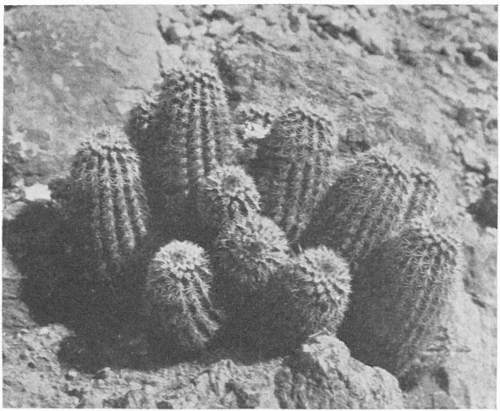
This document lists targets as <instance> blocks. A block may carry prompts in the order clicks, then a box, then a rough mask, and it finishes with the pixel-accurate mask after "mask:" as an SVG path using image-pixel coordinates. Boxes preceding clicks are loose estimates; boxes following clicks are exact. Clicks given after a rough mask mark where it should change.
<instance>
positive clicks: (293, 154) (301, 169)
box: [251, 101, 337, 243]
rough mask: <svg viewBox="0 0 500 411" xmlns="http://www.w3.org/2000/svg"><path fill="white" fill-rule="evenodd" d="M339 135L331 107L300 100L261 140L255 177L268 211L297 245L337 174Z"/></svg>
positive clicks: (264, 207) (263, 209)
mask: <svg viewBox="0 0 500 411" xmlns="http://www.w3.org/2000/svg"><path fill="white" fill-rule="evenodd" d="M336 149H337V139H336V137H335V134H334V132H333V126H332V123H331V120H330V119H329V114H328V112H327V111H326V110H324V109H323V110H322V109H320V108H317V107H311V106H310V105H309V103H307V102H303V101H299V102H297V103H296V104H293V105H291V106H290V107H289V108H288V109H286V110H285V112H284V113H283V114H281V115H280V116H279V117H277V118H276V119H275V121H274V122H273V124H272V126H271V129H270V131H269V133H268V135H267V136H266V137H265V138H264V139H263V140H261V141H260V142H259V148H258V150H257V156H256V159H255V161H254V162H253V163H252V171H251V173H252V175H253V176H254V178H255V181H256V184H257V189H258V190H259V192H260V193H261V196H262V212H263V214H264V215H266V216H269V217H271V218H272V219H273V220H274V221H275V222H276V223H277V224H278V225H279V226H280V227H281V228H282V229H283V230H284V231H285V233H286V234H287V237H288V239H289V240H290V241H291V242H292V243H295V242H296V241H297V239H298V238H299V236H300V235H301V234H302V232H303V231H304V229H305V228H306V227H307V225H308V224H309V221H310V218H311V212H312V210H313V209H314V208H315V207H316V205H317V204H318V202H319V201H320V200H321V199H322V197H323V195H324V194H325V192H326V190H327V188H328V187H329V185H330V184H331V183H332V179H333V176H334V169H335V167H334V161H335V159H334V156H335V153H336Z"/></svg>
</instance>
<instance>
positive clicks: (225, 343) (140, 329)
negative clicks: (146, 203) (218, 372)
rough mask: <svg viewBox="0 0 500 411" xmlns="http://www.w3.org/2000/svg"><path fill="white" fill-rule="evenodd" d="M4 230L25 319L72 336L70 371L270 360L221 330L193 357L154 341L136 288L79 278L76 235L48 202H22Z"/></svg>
mask: <svg viewBox="0 0 500 411" xmlns="http://www.w3.org/2000/svg"><path fill="white" fill-rule="evenodd" d="M3 224H4V233H3V240H4V245H5V247H6V248H7V250H8V252H9V253H10V255H11V257H12V259H13V262H14V263H15V264H16V266H17V268H18V269H19V271H20V272H21V274H22V280H21V295H20V297H21V299H22V301H23V302H24V303H25V304H26V305H27V306H28V308H29V311H30V315H31V317H32V318H33V319H34V320H35V321H36V322H37V323H39V324H42V325H46V324H49V323H62V324H64V325H65V326H67V327H68V328H69V329H71V330H72V331H73V335H71V336H69V337H66V338H65V339H64V340H63V341H62V343H61V346H60V350H59V352H58V358H59V360H60V361H61V363H63V364H65V365H67V366H68V367H70V368H74V369H77V370H80V371H83V372H91V373H94V372H96V371H97V370H99V369H102V368H103V367H113V368H125V367H126V368H134V369H140V370H147V369H153V368H156V367H159V366H172V365H175V364H177V363H179V362H183V361H190V360H194V359H196V361H198V362H201V363H212V362H215V361H218V360H220V359H223V358H229V359H232V360H233V361H238V362H240V363H243V364H251V363H254V362H256V361H261V360H263V359H264V358H267V357H268V356H269V355H268V354H265V353H262V352H261V353H259V352H256V351H255V350H254V349H252V348H251V347H249V346H248V345H246V344H245V343H244V342H243V341H242V339H241V338H238V335H237V333H229V332H228V331H227V328H226V327H224V328H223V329H222V330H221V332H220V333H219V335H218V336H216V338H215V339H214V340H213V341H212V342H211V344H210V345H209V346H207V347H206V349H205V350H204V351H202V352H199V353H197V354H192V353H191V354H189V353H183V352H180V351H178V350H177V351H176V350H175V349H173V348H172V347H168V346H166V345H165V344H164V343H163V342H162V341H160V340H158V339H156V338H155V336H154V335H153V334H152V333H151V332H150V331H149V330H148V329H147V321H146V320H145V318H144V315H143V313H142V310H141V294H142V287H141V286H140V284H141V283H140V282H137V281H131V282H132V283H134V284H135V286H134V287H132V286H130V287H124V288H123V289H121V290H120V292H116V291H113V290H111V289H110V288H109V287H102V286H92V284H91V283H90V278H91V277H92V273H88V272H86V267H85V266H84V265H83V264H81V262H79V260H78V259H79V257H78V250H73V249H72V247H71V244H72V242H73V241H72V238H73V237H75V236H78V233H75V232H74V231H72V229H73V227H72V226H71V224H69V225H68V224H65V221H64V218H63V216H62V214H61V211H60V210H59V209H58V207H57V206H56V205H55V204H54V203H53V202H49V201H37V202H31V203H27V204H26V205H25V206H24V207H23V209H22V210H21V211H20V213H19V214H18V215H17V216H16V217H15V218H14V219H13V220H10V221H7V220H4V222H3ZM150 241H151V242H153V243H154V242H155V241H154V240H150ZM147 255H148V253H147V252H145V256H144V258H147ZM141 260H142V258H141ZM145 265H146V264H144V262H143V261H139V262H137V263H134V264H133V265H132V266H130V267H128V268H127V270H126V271H127V272H126V273H124V274H125V275H129V276H130V277H132V276H133V277H134V278H135V279H137V278H140V277H141V275H142V274H143V273H142V272H141V271H140V270H144V267H145ZM138 284H139V286H138Z"/></svg>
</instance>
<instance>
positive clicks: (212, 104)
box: [140, 69, 238, 235]
mask: <svg viewBox="0 0 500 411" xmlns="http://www.w3.org/2000/svg"><path fill="white" fill-rule="evenodd" d="M150 107H151V109H152V110H153V113H152V115H151V118H152V119H151V122H150V132H149V134H148V136H147V139H148V140H149V141H150V142H151V144H150V145H149V146H150V147H152V150H146V151H145V152H141V153H140V154H141V156H143V161H144V162H145V163H147V164H152V165H153V166H152V167H154V170H152V171H151V172H150V173H148V175H147V176H146V177H147V179H148V181H147V186H148V187H150V186H151V187H156V188H155V189H151V193H152V195H151V204H152V206H153V210H154V212H155V214H158V217H160V218H161V219H162V220H164V222H165V223H166V224H167V228H168V229H173V231H174V232H176V229H175V228H174V226H178V225H179V223H180V224H184V223H185V222H186V221H187V220H186V217H187V215H189V213H190V211H192V210H191V209H190V207H189V205H190V204H191V201H188V199H191V198H192V197H193V196H195V195H196V188H197V184H198V182H199V180H200V178H201V177H203V176H206V175H207V174H208V173H209V172H210V171H212V170H213V169H214V168H215V167H217V166H218V165H221V164H227V163H230V162H231V161H233V160H234V158H235V155H236V152H237V150H238V142H237V140H236V137H235V136H234V135H233V133H232V129H231V127H230V120H229V119H230V117H229V109H228V105H227V100H226V95H225V92H224V86H223V84H222V82H221V80H220V79H219V78H218V76H217V74H216V73H215V71H213V72H212V71H210V70H191V69H186V70H179V69H173V70H170V71H168V72H167V73H165V75H164V81H163V83H162V85H161V87H160V90H159V92H158V96H157V97H155V103H154V104H152V105H150ZM148 191H149V188H148ZM170 225H171V226H170ZM181 231H182V230H181ZM176 234H179V235H182V233H181V232H179V233H176Z"/></svg>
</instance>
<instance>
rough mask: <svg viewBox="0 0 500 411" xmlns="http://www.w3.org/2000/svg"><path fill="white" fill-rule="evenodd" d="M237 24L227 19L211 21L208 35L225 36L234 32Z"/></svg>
mask: <svg viewBox="0 0 500 411" xmlns="http://www.w3.org/2000/svg"><path fill="white" fill-rule="evenodd" d="M234 30H235V25H233V24H231V23H229V22H228V21H227V20H215V21H213V22H212V23H210V26H209V27H208V33H207V34H208V35H210V36H214V37H224V36H228V35H230V34H231V33H233V32H234Z"/></svg>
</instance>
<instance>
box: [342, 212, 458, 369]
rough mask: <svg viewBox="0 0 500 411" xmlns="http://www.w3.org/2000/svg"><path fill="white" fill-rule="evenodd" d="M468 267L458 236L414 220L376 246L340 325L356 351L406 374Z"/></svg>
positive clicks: (369, 360) (363, 357) (368, 360)
mask: <svg viewBox="0 0 500 411" xmlns="http://www.w3.org/2000/svg"><path fill="white" fill-rule="evenodd" d="M463 267H464V260H463V254H462V249H461V246H460V244H459V242H458V241H457V240H456V239H455V238H453V237H452V236H450V235H447V234H444V233H442V232H439V231H437V230H435V229H434V228H433V227H432V226H430V223H425V222H422V221H418V220H416V221H413V222H412V223H411V225H410V226H409V227H408V228H406V229H404V230H403V231H402V232H401V233H400V234H399V235H397V236H394V237H391V238H389V239H388V240H386V241H385V242H383V243H382V244H380V245H379V246H378V247H377V248H375V249H374V250H373V251H372V253H371V254H370V256H369V257H368V258H367V260H366V261H365V263H364V264H363V266H362V267H361V269H360V271H359V274H358V276H357V278H356V279H355V283H356V284H354V286H355V291H354V293H353V299H352V302H351V306H350V309H349V313H348V314H347V317H346V320H345V322H344V325H343V327H342V330H341V334H342V335H341V337H342V338H343V339H344V341H346V343H347V344H348V345H349V347H350V348H351V350H352V352H353V355H354V356H356V357H357V358H359V359H360V360H361V361H364V362H366V363H367V364H370V365H376V366H380V367H383V368H385V369H387V370H388V371H390V372H391V373H393V374H395V375H396V376H398V377H402V376H403V375H404V374H405V373H406V372H407V371H409V369H410V367H411V363H412V361H413V360H414V359H416V358H417V356H418V355H419V354H420V353H421V352H422V351H423V350H424V349H425V347H426V344H427V343H428V342H429V341H430V339H431V338H432V337H433V335H434V334H435V333H436V331H437V329H436V326H437V323H438V321H437V320H438V318H439V316H440V314H441V313H442V312H443V310H444V308H445V307H446V304H447V302H448V299H449V296H450V295H451V293H452V291H453V288H454V284H455V282H456V281H457V280H458V279H459V278H460V273H461V270H462V269H463Z"/></svg>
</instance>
